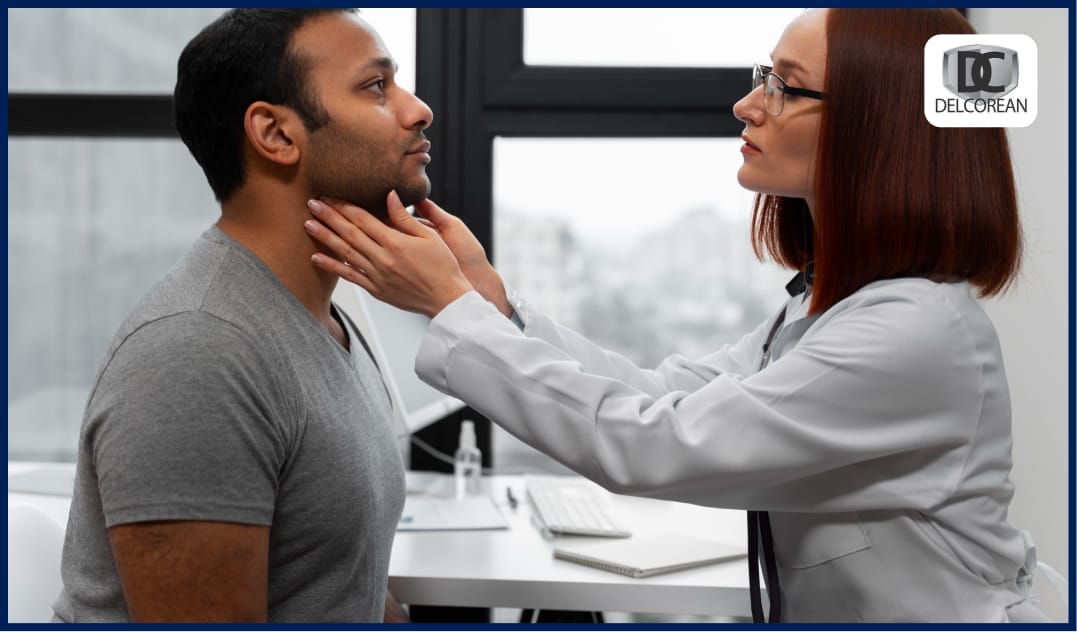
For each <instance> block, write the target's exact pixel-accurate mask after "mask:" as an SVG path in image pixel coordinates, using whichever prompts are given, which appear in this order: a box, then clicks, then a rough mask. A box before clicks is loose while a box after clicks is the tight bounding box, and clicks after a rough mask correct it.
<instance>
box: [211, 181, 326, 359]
mask: <svg viewBox="0 0 1077 632" xmlns="http://www.w3.org/2000/svg"><path fill="white" fill-rule="evenodd" d="M267 193H268V194H263V195H258V194H255V193H252V192H250V191H240V192H238V193H236V194H235V195H233V196H232V197H231V198H229V200H228V202H227V203H225V204H224V205H223V206H222V213H221V219H220V220H219V221H218V222H217V227H218V228H220V229H221V230H222V231H223V232H224V233H226V234H227V235H228V236H229V237H231V238H232V239H235V240H236V241H237V242H239V243H240V244H242V245H243V246H244V247H246V248H247V249H248V250H250V251H251V252H253V253H254V255H255V256H256V257H258V258H259V259H261V260H262V262H263V263H265V264H266V266H267V267H269V269H270V271H272V272H273V274H275V275H276V276H277V278H278V279H280V282H281V283H283V284H284V287H286V288H288V291H290V292H291V293H292V294H293V295H294V296H295V297H296V298H297V299H298V300H299V302H300V303H301V304H302V305H303V306H304V307H306V308H307V311H309V312H310V313H311V315H313V316H314V318H315V319H317V321H318V322H319V323H321V324H322V326H323V327H325V328H326V329H328V330H329V332H330V333H331V334H332V335H333V337H334V338H336V339H337V340H338V341H340V342H341V343H342V344H344V345H345V346H347V342H346V341H347V338H346V336H344V331H343V328H342V327H341V324H340V323H339V322H338V321H337V320H336V319H335V318H333V316H332V314H331V312H330V301H331V298H332V295H333V290H334V289H335V288H336V282H337V279H336V277H335V276H333V275H330V274H327V273H325V272H323V271H321V270H318V269H317V268H315V267H314V266H313V265H312V264H311V262H310V257H311V255H313V254H314V253H315V252H317V248H316V246H315V243H314V242H313V241H312V240H311V238H310V237H309V236H308V235H307V232H306V231H305V230H304V229H303V222H304V221H305V220H306V219H308V217H307V210H306V208H307V207H306V201H307V199H308V197H309V196H306V195H304V194H303V192H295V191H291V190H285V191H280V190H277V191H270V192H267Z"/></svg>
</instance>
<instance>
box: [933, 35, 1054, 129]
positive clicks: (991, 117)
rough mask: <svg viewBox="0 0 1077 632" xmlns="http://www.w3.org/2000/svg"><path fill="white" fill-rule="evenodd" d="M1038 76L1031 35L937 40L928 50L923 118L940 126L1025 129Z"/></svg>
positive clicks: (939, 37)
mask: <svg viewBox="0 0 1077 632" xmlns="http://www.w3.org/2000/svg"><path fill="white" fill-rule="evenodd" d="M1019 60H1020V63H1018V61H1019ZM1036 72H1037V48H1036V43H1035V42H1034V41H1033V40H1032V38H1030V37H1028V36H1027V35H936V36H934V37H932V38H931V39H930V40H928V42H927V44H926V45H925V46H924V116H925V117H926V118H927V120H928V121H929V122H930V123H931V124H932V125H935V126H936V127H1025V126H1026V125H1029V124H1030V123H1032V121H1034V120H1035V119H1036V105H1037V99H1036V97H1037V94H1036V90H1037V77H1036Z"/></svg>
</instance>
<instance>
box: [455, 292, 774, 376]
mask: <svg viewBox="0 0 1077 632" xmlns="http://www.w3.org/2000/svg"><path fill="white" fill-rule="evenodd" d="M506 291H507V294H508V296H509V297H510V302H511V304H512V306H513V308H514V309H515V310H516V314H515V315H516V317H517V319H518V320H519V321H520V322H522V323H523V324H524V330H523V331H524V333H525V334H526V335H527V336H529V337H533V338H538V339H540V340H543V341H545V342H547V343H549V344H550V345H551V346H553V347H555V348H556V349H558V350H560V351H562V352H564V353H565V354H566V355H568V356H569V357H571V358H572V359H574V360H575V361H576V362H578V363H579V364H580V370H581V371H583V372H585V373H589V374H593V375H601V376H605V377H609V378H613V379H615V380H620V381H622V382H624V383H625V384H628V385H631V386H632V387H634V388H636V389H639V390H640V391H642V392H644V393H647V394H648V395H650V396H652V397H660V396H662V395H664V394H666V393H668V392H670V391H673V390H681V391H688V392H692V391H695V390H698V389H700V388H702V387H703V386H705V385H707V384H709V383H710V382H711V380H713V379H714V378H715V377H717V376H718V375H721V374H729V375H735V376H737V377H741V376H744V375H748V374H750V373H751V372H752V371H753V370H754V368H755V367H758V366H759V363H760V361H761V360H762V347H763V339H764V337H765V335H766V332H767V331H768V330H769V328H770V326H771V324H772V321H773V319H770V320H768V321H766V322H764V323H763V324H761V325H760V326H759V327H757V328H756V330H755V331H753V332H751V333H749V334H747V335H745V336H743V337H742V338H741V339H740V340H738V341H737V342H736V343H733V344H729V345H725V346H723V347H722V348H721V349H719V350H717V351H715V352H713V353H711V354H708V355H707V356H705V357H703V358H699V359H696V360H691V359H689V358H686V357H685V356H683V355H672V356H669V357H668V358H666V359H665V360H663V361H662V362H661V363H660V364H659V365H658V366H657V367H655V368H654V369H641V368H640V367H639V366H638V365H636V364H635V363H634V362H633V361H632V360H630V359H628V358H626V357H625V356H623V355H621V354H619V353H617V352H615V351H609V350H607V349H603V348H601V347H599V346H598V345H596V344H594V343H593V342H591V341H589V340H587V339H586V338H584V337H583V336H581V335H580V334H578V333H577V332H575V331H573V330H571V329H569V328H567V327H563V326H561V325H559V324H557V323H556V322H554V321H553V320H551V319H550V318H548V317H546V316H543V315H542V314H538V313H536V312H535V311H534V310H532V309H531V308H530V306H529V305H528V304H527V302H526V301H524V300H523V299H522V298H520V297H519V296H518V295H517V294H516V293H515V292H514V291H513V290H512V289H511V288H508V287H506ZM473 298H474V297H473ZM464 303H465V304H467V305H472V304H473V303H474V301H473V299H468V300H466V301H464Z"/></svg>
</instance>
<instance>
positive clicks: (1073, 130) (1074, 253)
mask: <svg viewBox="0 0 1077 632" xmlns="http://www.w3.org/2000/svg"><path fill="white" fill-rule="evenodd" d="M296 4H297V3H281V2H269V3H263V4H260V5H259V6H274V5H279V6H295V5H296ZM864 4H865V3H863V2H860V3H855V2H836V3H831V4H829V5H828V6H864ZM36 6H38V5H33V4H14V5H9V6H8V7H6V8H15V7H36ZM111 6H125V5H123V4H113V5H111ZM130 6H139V5H130ZM170 6H183V5H170ZM379 6H412V5H405V4H400V3H392V2H390V3H383V4H381V5H379ZM424 6H439V5H424ZM445 6H452V5H445ZM468 6H471V7H478V6H504V5H501V4H495V3H486V2H480V3H476V4H469V5H468ZM527 6H536V7H538V6H564V5H563V4H562V3H532V4H529V5H527ZM591 6H594V5H591ZM641 6H653V4H652V5H641ZM680 6H689V5H680ZM771 6H783V4H782V3H778V4H774V5H771ZM784 6H801V5H799V4H793V3H786V4H784ZM885 6H908V7H931V6H938V3H926V2H901V3H886V5H885ZM1012 6H1013V3H1012V1H1011V2H1008V3H994V2H992V3H982V2H981V3H978V4H977V8H981V7H982V8H1009V7H1012ZM1021 8H1033V7H1031V6H1028V7H1021ZM1035 8H1066V9H1069V11H1068V15H1069V29H1068V33H1069V77H1068V80H1069V175H1070V178H1069V209H1068V210H1069V285H1068V292H1069V295H1068V296H1069V300H1068V316H1069V327H1068V332H1069V340H1068V349H1069V354H1068V357H1069V380H1068V384H1069V400H1068V404H1069V406H1068V409H1069V424H1068V428H1069V450H1068V454H1069V478H1068V481H1065V482H1064V483H1065V484H1067V485H1068V486H1069V491H1070V493H1069V498H1068V501H1069V520H1068V527H1069V559H1068V571H1067V577H1068V578H1069V580H1070V592H1069V613H1068V617H1069V622H1068V623H1057V624H1055V623H1052V624H1042V625H1015V624H1004V625H991V624H931V625H924V624H871V625H842V624H823V625H810V624H778V625H777V626H775V627H778V628H782V629H789V630H854V629H855V630H864V629H867V630H989V629H995V628H1001V629H1006V630H1075V629H1077V628H1075V622H1077V617H1075V608H1077V605H1075V603H1074V594H1075V586H1074V583H1073V578H1074V570H1075V551H1074V533H1075V530H1074V529H1075V515H1074V488H1073V482H1074V471H1075V470H1074V463H1075V441H1074V434H1075V431H1077V425H1075V420H1077V390H1075V387H1077V371H1075V369H1077V364H1075V362H1077V326H1075V317H1077V282H1075V276H1077V212H1075V211H1077V180H1075V177H1074V170H1075V169H1077V160H1075V158H1077V151H1075V150H1077V140H1075V136H1077V126H1075V123H1077V117H1075V111H1077V110H1075V105H1077V68H1075V65H1077V64H1075V62H1077V57H1075V34H1077V28H1075V24H1077V7H1075V3H1073V2H1069V3H1066V2H1059V1H1055V2H1038V3H1036V4H1035ZM7 23H8V16H7V11H6V10H5V11H4V14H3V24H4V32H5V33H6V32H7ZM7 56H8V53H7V50H6V48H5V51H4V58H5V61H6V59H7ZM2 73H3V77H4V79H5V85H6V83H7V82H6V79H7V64H6V63H5V64H4V67H3V70H2ZM0 110H2V112H0V113H2V119H3V124H4V129H5V132H6V131H7V101H6V100H5V101H4V103H3V104H2V105H0ZM7 161H8V154H7V152H5V153H4V158H3V162H4V165H5V167H6V166H7ZM4 192H5V193H7V178H6V177H5V179H4ZM5 198H6V196H5ZM1048 212H1050V211H1049V210H1048ZM3 232H4V236H5V244H6V243H7V238H8V223H7V222H4V227H3ZM5 247H6V246H5ZM10 263H11V262H10V261H8V260H7V259H5V262H4V271H5V272H7V273H8V274H10V268H9V266H10ZM19 265H33V263H32V262H19ZM8 274H4V276H3V285H4V290H5V291H4V303H5V306H7V304H8V293H7V284H8ZM6 314H7V310H5V320H6V318H7V317H6ZM9 335H10V330H9ZM3 344H4V349H5V351H7V346H8V343H7V338H6V337H5V338H4V343H3ZM9 368H10V367H6V368H5V375H6V371H7V370H9ZM4 389H5V393H6V391H7V380H5V382H4ZM0 441H2V443H3V446H4V448H5V453H6V451H7V450H6V448H7V442H8V439H7V433H6V432H5V433H4V435H3V439H2V440H0ZM5 513H6V510H5ZM4 532H5V533H6V532H7V527H6V523H5V526H4ZM4 559H5V560H6V559H7V550H6V549H5V550H4ZM5 586H6V580H5ZM5 603H6V602H5ZM5 611H6V608H5ZM49 627H53V626H49V625H47V624H8V623H6V620H5V621H4V622H0V630H38V629H45V628H49ZM64 627H65V628H69V629H77V630H112V629H163V630H192V629H219V630H233V629H234V630H262V629H267V628H273V629H284V630H369V629H388V628H399V629H407V630H476V629H482V630H501V629H518V628H523V627H526V629H529V630H532V629H533V630H562V631H564V630H584V629H589V628H600V629H603V630H607V629H631V630H685V629H700V630H710V629H744V628H755V627H756V626H754V625H752V624H741V623H736V624H696V623H685V624H654V623H640V624H612V623H609V624H601V625H585V624H527V625H526V626H523V625H520V624H438V625H429V624H409V625H406V626H401V625H393V626H386V625H290V624H277V625H208V626H194V625H171V624H166V625H155V626H137V625H115V624H109V625H85V624H79V625H70V626H64Z"/></svg>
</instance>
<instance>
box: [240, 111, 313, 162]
mask: <svg viewBox="0 0 1077 632" xmlns="http://www.w3.org/2000/svg"><path fill="white" fill-rule="evenodd" d="M243 130H244V132H245V133H246V135H247V142H249V143H250V145H251V148H252V149H254V151H255V152H257V153H258V155H260V156H262V157H263V158H265V159H266V160H268V161H270V162H274V163H277V164H280V165H294V164H296V163H298V162H299V156H300V153H301V152H300V150H299V143H300V142H301V141H302V139H303V138H304V136H305V134H306V128H305V127H304V126H303V121H302V120H300V118H299V116H298V115H297V114H296V113H295V111H294V110H292V108H289V107H286V106H282V105H272V104H270V103H266V102H265V101H255V102H254V103H251V104H250V106H248V107H247V112H246V113H245V114H244V116H243Z"/></svg>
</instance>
